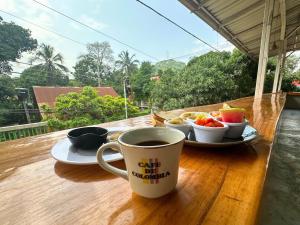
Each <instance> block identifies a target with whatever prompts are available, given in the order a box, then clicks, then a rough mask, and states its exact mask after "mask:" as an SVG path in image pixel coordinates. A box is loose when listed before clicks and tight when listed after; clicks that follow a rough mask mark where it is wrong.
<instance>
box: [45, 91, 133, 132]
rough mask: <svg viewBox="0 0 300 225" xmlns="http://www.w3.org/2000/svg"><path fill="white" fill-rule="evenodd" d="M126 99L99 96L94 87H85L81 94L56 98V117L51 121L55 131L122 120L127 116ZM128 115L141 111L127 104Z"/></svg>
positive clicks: (50, 123) (50, 124) (69, 94)
mask: <svg viewBox="0 0 300 225" xmlns="http://www.w3.org/2000/svg"><path fill="white" fill-rule="evenodd" d="M124 104H125V103H124V98H121V97H112V96H101V97H100V96H99V95H98V94H97V92H96V90H95V89H94V88H92V87H84V88H83V90H82V92H80V93H75V92H73V93H68V94H65V95H60V96H58V97H57V98H56V104H55V117H54V118H51V119H49V126H50V127H52V128H53V129H63V128H71V127H76V126H83V125H90V124H99V123H102V122H106V121H110V120H117V119H122V118H124V116H125V111H124ZM127 104H128V105H127V106H128V114H129V116H130V115H131V116H133V115H135V114H136V113H139V109H138V108H137V107H136V106H134V105H133V104H132V103H131V102H127Z"/></svg>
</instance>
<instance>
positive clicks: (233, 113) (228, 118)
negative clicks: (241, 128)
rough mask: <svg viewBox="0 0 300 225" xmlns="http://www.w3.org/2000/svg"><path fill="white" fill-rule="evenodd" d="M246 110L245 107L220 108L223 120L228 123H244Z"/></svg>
mask: <svg viewBox="0 0 300 225" xmlns="http://www.w3.org/2000/svg"><path fill="white" fill-rule="evenodd" d="M245 111H246V110H245V109H243V108H226V109H220V113H221V117H222V121H223V122H227V123H242V122H243V121H244V118H245Z"/></svg>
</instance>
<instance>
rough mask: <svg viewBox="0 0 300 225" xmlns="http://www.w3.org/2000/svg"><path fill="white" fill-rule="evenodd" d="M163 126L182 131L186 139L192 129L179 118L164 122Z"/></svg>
mask: <svg viewBox="0 0 300 225" xmlns="http://www.w3.org/2000/svg"><path fill="white" fill-rule="evenodd" d="M164 124H165V126H166V127H168V128H174V129H177V130H180V131H182V132H183V133H184V134H185V136H186V137H188V135H189V133H190V131H191V129H192V126H191V125H190V124H189V123H188V122H187V121H185V120H183V119H182V118H180V117H175V118H172V119H169V120H165V121H164Z"/></svg>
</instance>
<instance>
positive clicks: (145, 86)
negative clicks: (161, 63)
mask: <svg viewBox="0 0 300 225" xmlns="http://www.w3.org/2000/svg"><path fill="white" fill-rule="evenodd" d="M153 74H154V66H153V65H151V63H150V62H142V64H141V66H140V68H139V69H138V70H137V71H136V72H135V73H134V74H133V75H132V78H131V84H132V91H133V94H134V100H135V101H148V99H149V97H150V93H151V88H152V85H151V84H152V83H153V81H151V76H152V75H153Z"/></svg>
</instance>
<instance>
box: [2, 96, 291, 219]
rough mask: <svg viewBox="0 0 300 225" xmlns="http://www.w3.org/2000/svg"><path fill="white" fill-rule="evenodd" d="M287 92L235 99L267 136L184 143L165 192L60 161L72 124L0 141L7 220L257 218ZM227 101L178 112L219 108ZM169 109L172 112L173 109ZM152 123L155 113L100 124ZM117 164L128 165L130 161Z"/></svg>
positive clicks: (96, 167) (4, 213) (5, 215)
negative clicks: (141, 192) (58, 152)
mask: <svg viewBox="0 0 300 225" xmlns="http://www.w3.org/2000/svg"><path fill="white" fill-rule="evenodd" d="M284 102H285V95H284V94H277V95H275V94H274V95H264V96H263V97H262V99H256V100H255V101H254V99H253V97H247V98H242V99H238V100H234V101H231V102H230V104H233V105H236V106H240V107H244V108H246V110H247V113H246V116H247V118H248V120H249V122H250V124H251V125H252V126H253V127H255V128H256V129H257V130H258V132H259V134H260V137H259V138H257V139H256V140H254V141H253V142H251V143H250V144H245V145H240V146H236V147H232V148H227V149H203V148H193V147H187V146H185V147H184V150H183V153H182V156H181V161H180V169H179V181H178V184H177V188H176V190H174V191H173V192H172V193H170V194H168V195H166V196H164V197H162V198H159V199H146V198H143V197H140V196H138V195H136V194H134V193H132V192H131V189H130V186H129V183H128V182H127V181H126V180H124V179H122V178H119V177H116V176H114V175H112V174H109V173H108V172H106V171H104V170H102V169H101V168H100V167H99V166H96V165H95V166H75V165H67V164H62V163H59V162H56V161H55V160H54V159H53V158H51V156H50V149H51V147H52V146H53V145H54V144H55V143H56V142H57V141H58V140H60V139H61V138H64V137H65V136H66V133H67V131H60V132H55V133H50V134H46V135H40V136H35V137H29V138H24V139H19V140H15V141H9V142H4V143H0V181H1V183H0V224H2V225H6V224H13V225H15V224H38V225H43V224H45V225H48V224H51V225H53V224H67V225H69V224H73V225H75V224H122V225H123V224H147V225H148V224H150V225H151V224H153V225H154V224H159V225H163V224H168V225H169V224H172V225H173V224H211V225H218V224H228V225H239V224H255V220H256V215H257V210H258V206H259V202H260V198H261V193H262V188H263V184H264V180H265V175H266V170H267V168H268V160H269V156H270V150H271V147H272V141H273V137H274V134H275V132H276V124H277V120H278V118H279V116H280V113H281V110H282V108H283V105H284ZM220 107H221V104H216V105H210V106H201V107H195V108H189V109H184V110H175V111H172V112H171V113H172V114H174V113H175V114H180V113H182V112H183V111H211V110H218V109H219V108H220ZM166 114H168V113H166ZM123 125H124V126H125V125H126V126H138V127H141V126H150V125H151V119H150V116H143V117H137V118H133V119H128V120H123V121H117V122H112V123H106V124H102V125H101V126H105V127H110V126H123ZM113 165H115V166H118V167H121V168H124V162H123V161H119V162H114V163H113Z"/></svg>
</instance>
